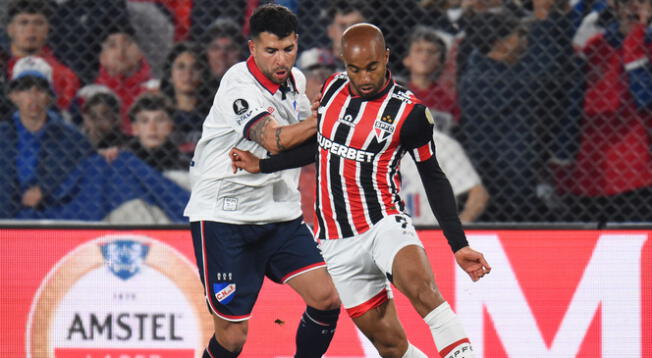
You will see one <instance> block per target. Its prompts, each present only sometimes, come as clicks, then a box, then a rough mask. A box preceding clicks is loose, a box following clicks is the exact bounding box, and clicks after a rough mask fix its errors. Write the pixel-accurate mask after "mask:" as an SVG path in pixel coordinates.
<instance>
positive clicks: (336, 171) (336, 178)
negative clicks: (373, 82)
mask: <svg viewBox="0 0 652 358" xmlns="http://www.w3.org/2000/svg"><path fill="white" fill-rule="evenodd" d="M361 104H362V99H361V98H352V99H351V101H350V102H349V105H348V106H347V107H346V110H345V111H344V117H346V116H351V118H356V117H357V116H358V112H359V111H360V105H361ZM351 128H352V127H351V126H350V125H348V124H344V123H342V122H338V123H337V128H336V129H335V135H334V136H333V142H335V143H341V144H345V143H347V142H348V138H349V136H350V135H351V133H352V131H351ZM343 160H344V158H340V157H339V156H338V155H335V154H330V161H329V166H330V168H329V176H330V178H329V180H330V183H331V195H332V196H333V206H334V207H335V208H334V209H335V217H336V220H337V224H338V226H339V227H340V230H341V231H342V237H351V236H353V230H352V223H351V222H349V217H348V215H347V213H348V211H349V210H348V209H347V205H348V204H347V200H345V198H344V190H346V189H345V188H346V183H345V182H344V175H342V174H341V173H340V169H343V167H344V165H343V164H342V161H343Z"/></svg>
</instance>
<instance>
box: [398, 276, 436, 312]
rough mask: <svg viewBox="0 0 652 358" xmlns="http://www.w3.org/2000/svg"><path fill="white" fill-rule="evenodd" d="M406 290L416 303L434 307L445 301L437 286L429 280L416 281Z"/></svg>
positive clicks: (406, 293)
mask: <svg viewBox="0 0 652 358" xmlns="http://www.w3.org/2000/svg"><path fill="white" fill-rule="evenodd" d="M404 291H405V292H404V294H405V295H406V296H407V297H408V298H409V299H410V300H411V301H412V302H413V303H415V304H419V305H425V306H433V307H432V308H434V307H436V306H439V305H440V304H442V303H443V302H444V298H443V296H442V295H441V293H440V292H439V290H438V289H437V286H435V285H434V283H432V282H429V281H428V280H421V281H414V282H412V283H411V284H410V285H408V286H407V287H406V288H405V290H404Z"/></svg>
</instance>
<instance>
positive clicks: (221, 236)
mask: <svg viewBox="0 0 652 358" xmlns="http://www.w3.org/2000/svg"><path fill="white" fill-rule="evenodd" d="M250 226H251V228H249V227H250ZM256 229H257V228H254V227H253V226H252V225H247V226H244V225H229V224H222V223H215V222H205V221H202V222H193V223H191V230H192V237H193V245H194V249H195V258H196V260H197V266H198V268H199V276H200V278H201V281H202V284H203V285H204V295H205V298H206V303H207V304H208V308H209V311H210V313H211V314H212V315H213V325H214V327H215V333H214V336H213V337H211V340H210V341H209V343H208V346H207V348H206V350H205V351H204V354H203V357H204V358H217V357H237V356H238V355H239V354H240V352H241V351H242V348H243V346H244V344H245V342H246V340H247V331H248V327H249V326H248V322H247V320H248V319H249V317H250V314H251V310H252V308H253V305H254V303H255V301H256V298H257V297H258V292H259V291H260V287H261V285H262V281H263V277H264V263H259V262H256V260H255V258H256V255H255V253H254V252H252V251H251V250H250V249H249V247H248V246H247V244H246V239H245V238H249V239H250V238H255V237H256V236H258V234H259V233H258V232H249V231H246V232H243V231H242V230H250V231H251V230H256Z"/></svg>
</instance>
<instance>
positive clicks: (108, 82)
mask: <svg viewBox="0 0 652 358" xmlns="http://www.w3.org/2000/svg"><path fill="white" fill-rule="evenodd" d="M102 35H103V40H102V49H101V50H100V53H99V62H100V68H99V73H98V76H97V78H96V79H95V84H100V85H104V86H107V87H108V88H110V89H111V90H112V91H113V92H115V93H116V94H117V95H118V98H120V101H121V102H122V113H121V115H122V130H123V131H124V132H125V133H127V134H131V133H132V129H131V122H130V121H129V117H128V115H127V111H128V109H129V108H130V107H131V105H132V103H134V100H135V99H136V98H137V97H138V96H139V95H140V94H142V93H144V92H146V91H148V90H152V89H154V88H155V87H156V85H155V84H154V83H153V81H152V76H151V69H150V66H149V63H148V62H147V60H146V59H145V57H144V56H143V52H142V50H141V48H140V46H139V45H138V43H137V42H136V40H135V38H134V29H133V27H132V26H131V24H130V23H129V22H126V21H120V22H117V23H114V24H112V26H110V27H109V28H107V29H106V30H105V31H104V33H103V34H102Z"/></svg>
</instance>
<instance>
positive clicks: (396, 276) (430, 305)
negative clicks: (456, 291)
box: [376, 216, 472, 358]
mask: <svg viewBox="0 0 652 358" xmlns="http://www.w3.org/2000/svg"><path fill="white" fill-rule="evenodd" d="M396 218H398V219H396ZM394 219H395V220H393V221H392V220H389V221H388V222H387V223H386V225H385V226H386V227H384V230H383V233H384V234H385V235H383V237H381V238H380V240H379V241H378V242H377V245H376V250H377V252H376V254H377V255H378V256H377V257H378V262H379V266H380V267H382V268H383V270H384V271H386V272H387V273H388V274H389V276H390V277H391V278H392V283H393V284H394V285H395V286H396V288H398V289H399V291H401V292H402V293H403V294H404V295H405V296H406V297H407V298H408V299H409V300H410V302H411V303H412V305H413V306H414V308H415V309H416V310H417V312H418V313H419V314H420V315H421V317H423V319H424V321H425V322H426V324H428V326H429V327H430V331H431V333H432V336H433V339H434V341H435V345H436V346H437V350H438V351H439V354H440V355H441V356H442V357H444V358H448V357H456V358H468V357H472V353H471V351H472V348H471V344H470V343H469V339H468V337H467V335H466V333H465V332H464V329H463V327H462V324H461V322H460V321H459V319H458V318H457V316H456V315H455V313H454V312H453V311H452V309H451V308H450V306H449V305H448V303H447V302H446V301H445V300H444V298H443V297H442V295H441V293H440V292H439V289H438V288H437V284H436V283H435V278H434V275H433V272H432V268H431V267H430V262H429V261H428V257H427V256H426V252H425V250H424V249H423V246H422V244H421V242H420V241H419V239H418V237H417V234H416V231H415V230H414V227H413V226H412V225H411V223H410V222H409V219H408V218H406V217H403V216H396V217H395V218H394ZM399 238H400V239H399ZM397 241H400V242H402V245H405V246H402V247H400V246H397V245H396V242H397ZM411 241H413V242H411ZM391 252H395V254H394V255H393V257H392V256H391V254H390V255H387V253H391ZM390 268H391V271H389V269H390Z"/></svg>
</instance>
